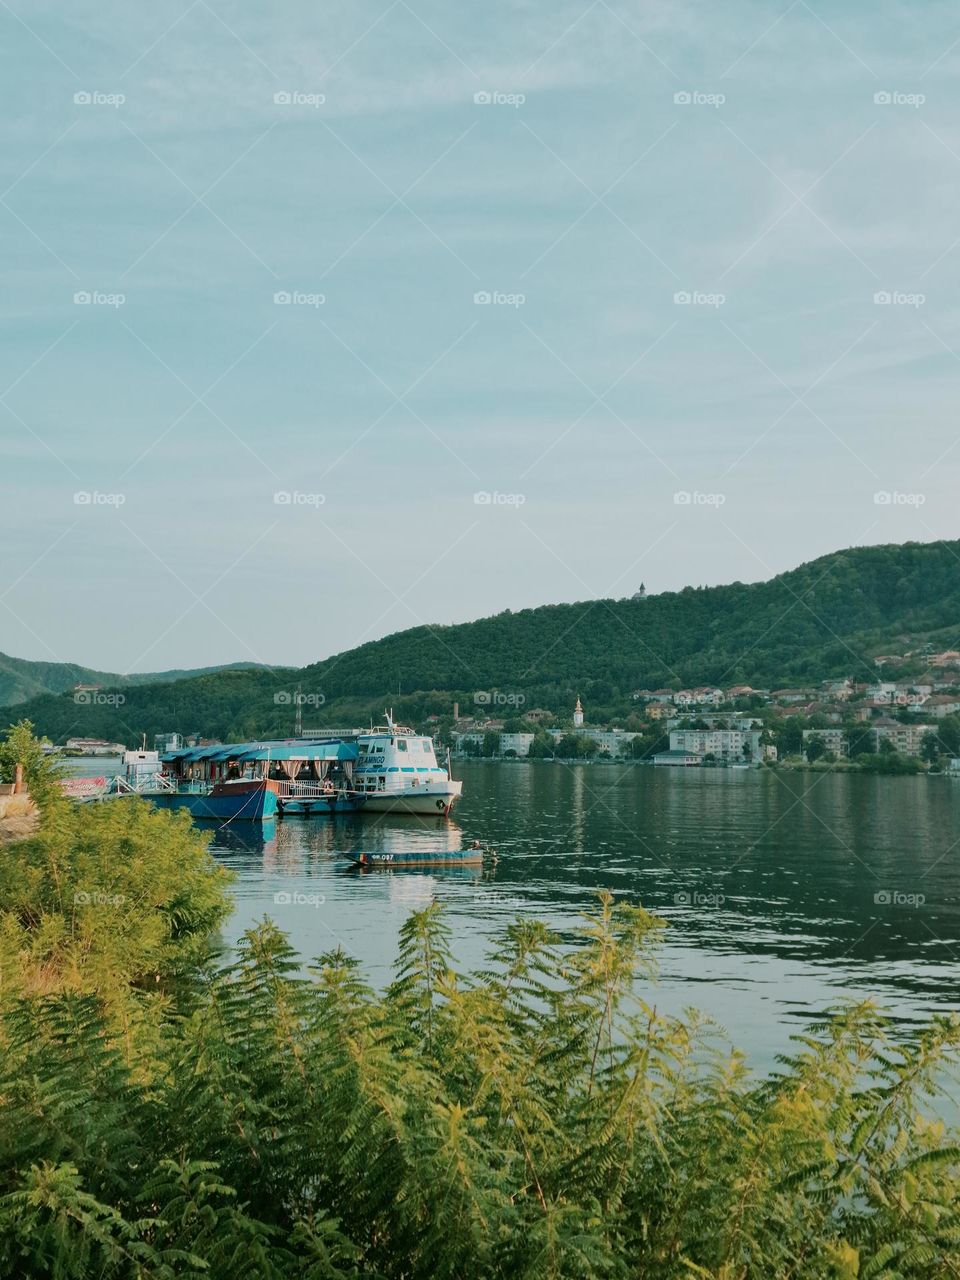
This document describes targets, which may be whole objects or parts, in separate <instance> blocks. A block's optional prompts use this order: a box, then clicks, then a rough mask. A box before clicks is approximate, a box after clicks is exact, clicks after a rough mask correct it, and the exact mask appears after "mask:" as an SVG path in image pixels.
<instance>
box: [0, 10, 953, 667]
mask: <svg viewBox="0 0 960 1280" xmlns="http://www.w3.org/2000/svg"><path fill="white" fill-rule="evenodd" d="M958 40H960V14H958V13H957V11H956V9H955V7H953V6H948V5H946V4H943V5H940V4H923V5H919V6H917V5H907V4H883V3H881V4H879V5H862V4H847V5H842V6H836V5H834V6H825V5H822V4H821V5H814V4H812V3H811V4H807V3H805V2H804V0H797V2H796V3H793V4H790V3H789V2H788V0H785V2H783V3H778V4H741V5H737V6H720V7H718V6H715V5H710V4H706V3H699V4H698V3H694V4H683V3H680V4H638V3H613V2H611V3H610V4H607V3H604V0H598V2H597V3H594V4H588V3H566V2H561V3H555V4H546V3H543V2H542V0H537V2H533V0H527V2H526V3H513V4H506V3H500V4H498V3H488V4H484V5H482V6H470V7H469V8H466V7H465V6H453V5H450V4H441V3H438V2H437V0H431V2H430V3H427V0H416V3H407V2H406V0H397V2H396V3H389V0H375V2H368V0H353V2H352V3H349V4H347V3H332V4H325V5H316V4H313V3H302V2H301V0H289V2H288V3H286V4H284V5H283V6H281V7H279V8H277V9H274V10H268V9H265V8H264V7H263V6H254V5H252V4H242V3H238V2H237V0H210V3H207V2H206V0H197V3H191V2H190V0H154V3H151V4H150V5H146V4H133V3H130V2H129V0H128V2H125V3H119V2H118V0H97V2H96V3H92V2H90V0H75V2H74V3H72V4H71V5H70V6H69V8H68V7H67V6H64V5H62V4H55V3H48V2H47V0H32V3H30V4H27V3H25V0H9V3H7V2H5V0H0V60H2V61H0V68H2V77H0V100H2V107H3V111H2V120H3V125H2V129H3V134H4V136H3V140H2V141H3V145H2V147H0V190H2V191H3V192H4V194H3V196H2V201H0V253H2V262H3V275H4V284H5V287H4V290H3V294H2V301H0V324H2V332H3V342H2V346H0V433H2V442H3V447H2V469H0V539H2V547H3V552H4V554H3V556H2V559H0V601H2V604H0V650H3V651H5V652H9V653H14V654H16V655H19V656H27V657H34V658H42V659H50V660H52V659H59V660H71V661H78V662H82V663H85V664H88V665H91V666H97V667H101V668H107V669H116V670H151V669H157V668H162V667H170V666H186V665H201V664H208V663H213V662H217V661H230V660H239V659H258V660H261V661H266V662H283V663H298V664H299V663H305V662H309V661H313V660H316V659H319V658H322V657H325V656H327V655H328V654H330V653H332V652H335V651H337V650H340V649H344V648H349V647H352V646H353V645H354V644H356V643H359V642H361V641H363V640H367V639H372V638H375V637H377V636H380V635H383V634H386V633H388V632H391V631H396V630H400V629H402V628H405V627H408V626H412V625H415V624H416V623H418V622H453V621H461V620H465V619H470V618H474V617H479V616H482V615H485V614H490V613H495V612H498V611H499V610H501V609H504V608H513V609H517V608H521V607H524V606H525V605H535V604H542V603H548V602H556V601H564V600H578V599H585V598H588V597H596V596H601V595H623V594H628V593H630V592H631V591H632V590H633V589H634V588H635V587H636V585H637V584H638V583H639V582H640V580H641V579H644V580H646V582H647V584H648V586H649V588H650V589H651V590H655V591H656V590H669V589H673V588H677V587H680V586H682V585H684V584H686V583H694V584H698V583H718V582H727V581H730V580H733V579H736V578H739V579H742V580H755V579H758V578H764V577H768V576H769V575H770V574H772V573H774V572H778V571H780V570H782V569H785V568H789V567H792V566H794V565H796V564H798V563H800V562H802V561H804V560H809V559H812V558H813V557H815V556H817V555H820V554H822V553H824V552H827V551H830V550H834V549H836V548H838V547H843V546H848V545H851V544H857V543H875V542H887V541H902V540H906V539H910V538H914V539H918V540H930V539H933V538H940V537H954V536H956V535H957V522H956V518H955V511H956V493H957V489H958V478H960V477H958V466H960V446H958V444H957V441H958V435H960V425H958V423H957V414H956V408H955V406H956V399H957V394H956V393H957V386H958V379H960V308H958V305H957V292H956V291H957V283H958V279H960V243H958V241H957V238H958V236H960V225H958V223H957V217H956V211H957V208H958V207H960V128H958V120H960V115H958V112H957V91H956V76H957V71H958V69H960V43H958V44H957V45H956V47H954V43H955V42H957V41H958ZM484 93H485V94H488V95H493V96H494V97H495V98H497V97H498V96H499V97H500V98H503V99H505V100H503V101H500V100H495V101H492V102H489V103H476V102H475V101H474V96H475V95H476V94H484ZM77 94H80V95H83V94H86V95H91V96H93V97H94V101H90V102H84V101H82V100H81V101H75V100H74V99H75V95H77ZM278 94H280V95H283V94H290V95H293V96H294V97H297V96H298V95H299V96H300V98H301V101H295V102H291V103H290V104H284V103H282V102H281V103H277V102H275V100H274V99H275V95H278ZM878 94H879V95H888V96H890V97H891V98H892V100H891V101H889V102H885V101H879V102H878V101H875V96H876V95H878ZM118 95H123V96H124V98H125V100H124V101H123V102H121V103H119V104H117V103H116V98H117V96H118ZM319 95H323V96H324V98H325V101H323V102H322V103H320V104H317V105H314V102H313V101H311V99H313V100H316V98H317V97H318V96H319ZM677 95H680V96H681V99H682V96H683V95H688V96H689V97H690V98H691V99H692V100H691V101H689V102H684V101H682V100H679V101H677V100H675V98H676V97H677ZM918 95H919V96H920V97H921V98H923V99H925V100H923V101H919V102H918V101H917V96H918ZM519 96H523V97H524V98H525V100H524V101H522V102H520V103H519V104H518V103H517V99H518V97H519ZM720 97H722V98H723V99H724V100H723V101H718V99H719V98H720ZM303 99H306V100H303ZM284 291H285V292H288V293H294V294H298V295H323V298H324V300H323V302H322V304H320V305H315V306H314V305H309V304H306V303H303V302H295V303H291V304H289V305H278V304H276V303H275V302H274V295H275V294H276V293H281V292H284ZM484 292H486V293H496V294H500V295H504V296H509V297H513V298H514V301H516V297H515V295H522V296H523V299H524V300H523V301H522V303H521V304H520V305H511V302H510V301H506V300H501V301H498V302H493V303H490V304H487V305H478V304H476V303H475V302H474V295H475V294H477V293H484ZM882 292H887V293H890V294H893V295H898V296H896V300H895V301H893V302H891V303H890V304H887V305H883V304H879V305H878V304H877V303H875V301H874V295H875V294H876V293H882ZM82 293H90V294H95V295H100V298H101V300H100V301H96V302H92V303H89V304H82V303H75V302H74V296H75V295H76V294H82ZM678 293H681V294H682V293H688V294H693V295H700V300H699V301H694V302H691V303H688V304H683V303H677V302H675V300H674V298H675V294H678ZM118 294H122V295H124V298H125V301H124V302H123V304H122V305H120V306H113V305H110V303H109V302H108V301H105V300H104V299H106V298H109V297H110V296H112V295H118ZM715 295H722V296H723V301H722V304H720V305H711V302H710V301H706V300H704V299H707V298H711V297H712V298H714V300H716V297H715ZM915 295H922V296H923V299H924V300H923V301H922V302H919V299H918V298H917V297H916V296H915ZM918 303H919V305H917V304H918ZM478 492H481V493H496V494H498V495H521V497H522V499H523V501H522V503H518V502H515V501H514V502H498V501H492V502H489V503H477V502H475V500H474V495H475V494H476V493H478ZM77 493H84V494H94V495H97V497H95V498H94V500H92V501H91V502H89V503H78V502H76V501H75V497H74V495H75V494H77ZM277 493H287V494H294V495H297V497H295V499H294V500H293V501H291V502H289V503H282V502H279V503H278V502H276V501H275V494H277ZM878 493H882V494H893V495H895V496H894V500H892V501H890V502H877V501H876V500H875V495H876V494H878ZM318 494H320V495H323V502H322V504H321V503H320V501H319V499H317V498H314V497H313V496H312V495H318ZM677 494H689V495H693V497H692V500H691V501H690V502H682V501H679V502H678V501H676V500H675V496H676V495H677ZM112 495H121V497H122V499H123V503H122V505H119V506H118V505H116V503H115V502H113V501H106V500H104V499H105V498H110V497H111V496H112ZM716 495H720V499H722V502H721V501H720V499H718V498H717V497H716ZM98 499H99V500H98Z"/></svg>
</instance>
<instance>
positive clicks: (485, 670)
mask: <svg viewBox="0 0 960 1280" xmlns="http://www.w3.org/2000/svg"><path fill="white" fill-rule="evenodd" d="M928 642H929V643H930V644H932V645H934V646H935V647H938V648H951V649H956V648H960V542H957V541H953V542H946V541H945V542H932V543H916V542H911V543H904V544H902V545H888V546H876V547H856V548H852V549H850V550H847V551H838V552H833V553H831V554H830V555H826V556H822V557H820V558H819V559H817V560H814V561H811V562H809V563H807V564H804V565H801V566H800V567H799V568H797V569H792V570H789V571H788V572H786V573H782V574H778V575H777V576H776V577H774V578H771V579H769V580H768V581H766V582H758V583H751V584H744V583H741V582H734V583H732V584H730V585H728V586H719V587H696V588H695V587H685V588H684V589H683V590H682V591H675V592H664V593H663V594H660V595H649V596H647V598H646V599H620V600H588V601H583V602H581V603H578V604H558V605H544V606H541V607H539V608H535V609H524V610H522V611H520V612H517V613H512V612H510V611H509V610H508V611H506V612H504V613H500V614H497V615H496V616H494V617H490V618H482V619H480V620H479V621H476V622H466V623H460V624H457V625H454V626H418V627H413V628H411V629H410V630H408V631H401V632H398V633H396V634H394V635H390V636H386V637H384V638H383V639H381V640H375V641H370V642H369V643H367V644H363V645H360V646H359V647H357V648H355V649H350V650H347V651H345V652H344V653H341V654H337V655H334V656H333V657H331V658H328V659H326V660H324V661H323V662H317V663H312V664H310V665H309V666H306V667H303V668H302V669H300V670H297V671H291V670H289V669H279V668H278V669H267V670H262V669H261V670H238V669H236V668H234V669H230V670H220V671H217V672H214V673H212V674H205V675H200V676H194V677H192V678H190V679H181V680H175V681H171V682H169V683H157V682H156V680H157V678H156V677H151V678H150V679H151V682H149V683H145V682H144V678H142V677H141V678H138V679H139V683H136V684H127V685H126V686H123V688H124V695H125V696H124V700H123V704H122V705H121V706H118V707H112V706H100V705H94V706H89V707H83V708H78V707H77V706H76V705H74V703H73V699H72V698H71V697H69V696H68V695H67V694H61V695H60V696H51V695H49V694H47V695H45V696H42V697H39V698H34V699H31V700H30V701H28V702H25V703H24V704H23V705H22V708H18V714H23V715H26V716H29V718H30V719H32V720H33V721H34V723H35V724H36V726H37V728H38V729H39V730H40V731H41V732H43V733H47V734H49V735H50V736H51V737H52V738H54V739H55V740H58V741H62V739H63V738H64V737H65V736H66V735H67V734H79V733H83V734H85V735H89V736H98V737H101V736H102V737H107V736H109V737H111V738H117V739H118V740H121V741H136V740H137V738H138V736H139V734H140V733H147V734H152V733H155V732H160V731H165V730H178V731H180V732H185V733H188V732H194V731H197V730H199V731H201V732H203V733H204V734H206V735H209V736H216V737H220V738H223V739H225V740H230V739H231V738H232V739H235V740H236V739H243V738H247V737H254V736H258V735H264V736H266V735H271V736H275V735H278V734H280V735H286V734H289V733H291V732H292V731H293V728H294V715H295V700H296V697H297V691H298V690H299V691H300V694H301V696H302V700H303V724H304V726H305V727H307V728H314V727H322V726H323V725H325V724H326V725H331V724H339V725H343V724H357V723H365V722H366V721H367V720H368V718H369V717H370V716H380V715H381V713H382V711H383V708H384V706H393V707H394V708H395V709H396V711H397V714H398V715H400V716H402V717H404V718H407V719H411V720H413V719H419V718H422V717H424V716H426V715H428V714H436V715H449V714H450V710H451V708H452V704H453V702H454V701H459V703H460V706H461V710H463V711H466V710H468V709H469V710H471V711H473V710H477V709H484V708H485V709H486V710H487V711H488V712H491V713H494V714H499V715H500V716H508V717H509V716H516V715H517V714H518V712H519V711H520V709H522V708H523V707H526V708H528V709H529V708H533V707H544V708H546V709H548V710H553V711H561V710H563V711H569V708H570V707H571V706H572V699H573V697H575V696H576V695H577V694H580V695H581V696H582V697H583V699H584V702H585V705H586V706H587V710H588V717H595V718H596V722H602V721H603V720H604V718H605V717H613V716H619V717H622V716H624V715H625V714H629V713H630V711H631V710H633V709H634V708H635V704H634V703H633V702H632V700H631V694H632V691H633V690H635V689H639V688H649V689H653V688H657V687H662V686H671V687H673V688H679V687H681V686H693V685H706V684H709V685H720V686H725V687H727V686H730V685H735V684H750V685H753V686H755V687H770V686H772V687H774V688H776V687H783V686H786V685H795V684H806V683H809V682H811V681H816V680H819V679H825V678H827V677H830V676H841V675H853V676H855V678H856V679H858V680H869V679H871V678H876V677H877V674H878V669H877V667H876V666H875V664H874V661H873V659H874V658H875V657H876V656H877V655H878V654H891V653H895V654H903V653H905V651H906V650H913V651H915V656H914V657H913V658H911V659H908V660H907V664H906V665H907V667H909V666H910V664H911V663H912V664H913V665H914V666H915V667H916V670H917V671H918V672H919V671H921V670H922V669H923V663H924V661H925V659H924V657H923V654H922V652H921V650H922V646H923V645H924V643H928ZM82 670H83V669H82V668H75V669H74V671H75V672H77V671H80V672H82ZM81 678H82V677H81ZM75 682H76V679H73V680H72V683H75ZM99 682H101V683H103V682H104V681H103V678H102V677H101V678H100V681H99ZM72 683H71V687H72ZM477 695H479V697H478V696H477Z"/></svg>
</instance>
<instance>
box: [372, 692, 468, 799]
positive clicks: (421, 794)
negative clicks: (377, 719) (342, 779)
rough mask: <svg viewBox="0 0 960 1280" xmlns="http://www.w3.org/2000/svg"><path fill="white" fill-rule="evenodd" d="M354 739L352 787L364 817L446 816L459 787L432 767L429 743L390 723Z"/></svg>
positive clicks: (444, 770) (439, 768) (447, 774)
mask: <svg viewBox="0 0 960 1280" xmlns="http://www.w3.org/2000/svg"><path fill="white" fill-rule="evenodd" d="M384 715H385V717H386V723H385V724H382V725H377V726H376V727H375V728H373V729H371V730H370V731H369V733H361V734H359V735H358V736H357V739H356V743H357V763H356V766H355V769H356V773H355V783H354V785H355V787H356V789H357V792H358V793H359V794H361V795H362V796H363V797H364V800H363V812H364V813H420V814H429V813H432V814H444V815H445V814H448V813H449V812H450V810H451V809H452V808H453V806H454V804H456V802H457V800H459V798H460V792H461V791H462V790H463V783H462V782H460V781H455V780H454V779H453V778H451V776H450V767H449V757H448V759H447V767H446V768H444V767H443V766H442V765H440V764H438V762H437V756H436V752H435V751H434V748H433V739H432V738H429V737H426V736H424V735H422V734H419V733H415V732H414V731H413V729H407V728H405V727H404V726H403V725H398V724H395V723H394V720H393V717H392V715H390V713H389V712H385V713H384Z"/></svg>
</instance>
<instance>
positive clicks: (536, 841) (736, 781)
mask: <svg viewBox="0 0 960 1280" xmlns="http://www.w3.org/2000/svg"><path fill="white" fill-rule="evenodd" d="M79 763H80V762H77V764H79ZM93 771H94V772H110V771H111V765H110V762H104V761H100V762H97V764H96V766H95V767H94V769H93ZM455 772H456V773H457V775H458V776H461V777H462V778H463V779H464V796H463V800H462V802H461V803H460V805H458V807H457V808H456V809H455V810H454V814H455V816H454V818H452V819H451V820H449V821H448V820H444V819H437V818H428V819H419V818H414V817H399V816H395V815H391V814H383V815H377V816H376V817H373V816H370V817H360V816H353V817H351V816H344V817H340V818H336V819H302V818H287V819H285V820H283V821H279V822H277V821H274V822H270V823H268V824H264V825H263V826H260V825H254V824H250V823H235V824H233V825H232V826H229V827H218V826H217V825H216V824H215V823H211V824H206V823H201V824H198V825H200V826H202V827H204V828H205V829H206V830H208V831H209V832H210V834H211V841H212V849H213V851H214V853H215V855H216V857H217V858H218V860H220V861H221V862H222V863H224V864H225V865H227V866H229V867H231V868H232V869H233V870H234V871H235V872H236V876H237V879H236V882H235V884H234V888H233V893H234V897H235V900H236V909H235V912H234V914H233V917H232V919H231V921H230V923H229V926H228V928H227V938H228V941H230V942H234V941H236V939H237V938H238V937H239V936H240V935H241V934H242V932H243V930H245V929H247V928H249V927H251V926H252V925H253V924H255V923H256V922H257V921H258V920H260V919H262V918H263V917H264V916H265V915H269V916H271V917H273V919H274V920H276V922H277V923H278V924H279V925H280V927H281V928H282V929H283V930H284V931H285V932H287V933H288V934H289V936H290V939H291V941H292V943H293V945H294V946H295V947H296V948H297V949H298V950H299V951H300V952H301V953H302V954H303V955H304V956H305V957H306V958H311V957H313V956H316V955H318V954H320V953H322V952H323V951H326V950H328V949H330V948H332V947H336V946H338V945H340V946H343V947H344V949H345V950H347V951H349V952H350V953H352V954H353V955H356V956H357V957H358V958H359V959H360V960H361V962H362V965H363V969H364V972H365V973H366V975H367V976H368V977H369V978H370V979H371V980H372V981H373V982H375V983H378V984H382V983H384V982H386V981H387V980H389V974H390V963H391V960H392V958H393V955H394V953H395V948H396V941H397V932H398V930H399V928H400V925H401V923H402V922H403V920H404V919H405V918H406V915H407V914H408V912H409V911H410V910H411V909H414V908H417V907H421V906H423V905H425V904H426V903H428V902H431V901H434V900H437V901H440V902H442V903H443V904H444V905H445V907H446V908H447V913H448V922H449V924H450V925H451V927H452V929H453V935H454V950H455V954H456V957H457V959H458V961H459V962H460V963H461V964H463V965H465V966H468V967H473V966H477V965H479V964H481V963H482V961H483V960H484V958H485V956H486V955H487V954H488V952H489V950H490V948H491V947H492V946H493V945H494V944H495V940H496V937H497V934H498V932H499V931H500V930H502V929H503V927H504V926H505V925H506V924H507V923H508V922H509V921H511V920H512V919H514V918H515V917H517V916H520V915H528V916H531V915H532V916H538V917H540V918H542V919H544V920H546V921H548V922H549V923H551V924H553V925H554V926H556V927H557V928H560V929H563V930H569V929H570V928H571V927H574V926H575V925H576V924H577V922H578V918H579V917H580V916H581V915H582V913H583V912H584V911H585V910H587V909H589V907H590V904H591V900H592V895H593V894H594V893H595V891H596V890H597V889H599V888H606V889H610V890H611V891H612V892H613V893H614V894H615V895H616V896H617V898H619V899H622V900H623V901H626V902H632V903H640V904H642V905H643V906H645V907H647V908H648V909H650V910H652V911H654V912H656V913H657V914H658V915H660V916H662V917H663V918H664V919H665V920H666V921H667V922H668V926H669V927H668V928H667V929H666V930H665V931H664V932H663V934H662V935H661V936H660V939H659V941H658V942H657V944H656V947H655V951H656V957H657V961H658V968H659V977H658V979H657V981H656V983H655V984H654V985H653V986H651V988H650V990H649V992H648V993H647V997H648V999H649V1000H650V1001H651V1002H653V1003H656V1004H657V1006H658V1007H659V1008H661V1009H664V1010H668V1011H671V1012H680V1011H681V1010H682V1009H683V1008H684V1007H686V1006H695V1007H697V1008H699V1009H701V1010H703V1011H704V1012H706V1013H708V1014H710V1015H711V1016H712V1017H713V1018H715V1019H716V1020H717V1022H718V1023H720V1024H721V1026H722V1027H723V1028H724V1029H725V1030H726V1032H727V1033H728V1035H729V1037H730V1039H731V1040H732V1041H733V1042H734V1043H736V1044H737V1045H739V1046H740V1047H741V1048H743V1049H744V1050H745V1051H746V1052H747V1054H748V1056H749V1058H750V1059H751V1061H752V1063H753V1064H754V1065H755V1066H756V1067H757V1068H758V1069H760V1070H766V1069H769V1067H770V1066H771V1065H772V1064H773V1062H774V1057H775V1055H776V1054H777V1053H778V1052H782V1051H783V1050H784V1049H785V1048H786V1047H787V1044H788V1038H789V1036H790V1035H791V1033H793V1032H795V1031H797V1030H798V1029H799V1028H800V1027H801V1026H802V1025H803V1024H804V1023H805V1022H807V1021H809V1020H810V1019H811V1018H813V1017H815V1016H817V1015H818V1014H820V1013H821V1012H822V1011H823V1010H825V1009H827V1008H828V1007H830V1006H831V1005H835V1004H837V1003H838V1002H840V1001H844V1000H854V999H862V998H864V997H871V998H872V999H874V1000H876V1001H878V1002H879V1003H880V1004H881V1005H883V1006H884V1007H885V1008H886V1009H888V1010H889V1011H890V1012H891V1013H892V1014H893V1016H894V1017H895V1018H896V1019H898V1020H899V1021H901V1022H902V1023H904V1024H907V1025H913V1024H916V1023H918V1022H920V1021H922V1020H924V1019H926V1018H928V1017H929V1016H930V1015H931V1014H933V1013H935V1012H945V1011H948V1010H952V1009H954V1008H956V1007H957V1003H958V993H960V828H958V821H957V815H958V812H960V782H958V781H955V780H952V779H950V778H947V777H886V776H884V777H878V776H869V775H857V774H850V773H830V772H822V773H814V772H794V773H791V772H787V771H773V770H766V769H749V770H747V769H687V770H685V769H669V768H667V769H663V768H653V767H649V766H645V767H635V766H634V767H626V768H620V767H618V766H616V765H590V764H571V765H561V764H550V763H525V762H519V763H511V764H492V763H482V762H464V763H462V764H459V765H456V766H455ZM114 803H122V801H121V802H114ZM474 838H479V839H481V840H483V841H484V842H485V843H489V844H491V845H493V846H494V847H495V848H496V849H497V850H498V851H499V855H500V857H499V861H498V863H497V865H496V867H495V869H494V870H493V871H492V872H486V873H480V872H479V871H477V872H474V871H466V870H459V869H457V870H449V871H447V870H443V871H437V872H434V873H432V874H427V873H424V872H422V871H413V870H411V871H392V872H391V871H375V872H370V873H359V872H358V871H357V870H356V869H354V868H352V867H351V866H349V864H345V863H344V862H343V860H342V859H339V858H338V856H337V855H338V853H339V852H340V851H342V850H344V849H367V850H371V851H373V850H397V849H406V848H411V847H414V846H418V847H424V848H450V847H459V846H460V843H461V842H463V841H470V840H472V839H474ZM276 895H280V898H279V899H276Z"/></svg>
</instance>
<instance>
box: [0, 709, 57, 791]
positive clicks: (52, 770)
mask: <svg viewBox="0 0 960 1280" xmlns="http://www.w3.org/2000/svg"><path fill="white" fill-rule="evenodd" d="M18 764H22V765H23V780H24V782H25V783H26V786H27V790H28V791H29V792H30V795H31V797H32V798H33V799H34V800H35V801H36V802H37V804H38V805H41V806H45V805H47V804H48V803H50V801H51V800H52V799H53V798H54V796H55V795H56V791H57V766H56V762H55V761H54V759H53V757H52V756H49V755H46V754H45V753H44V751H43V747H42V745H41V742H40V739H38V738H36V737H34V733H33V725H32V724H31V723H30V721H29V720H18V721H17V723H16V724H12V725H10V727H9V728H8V729H7V731H6V733H5V734H4V738H3V741H2V742H0V782H13V781H14V779H15V777H16V767H17V765H18Z"/></svg>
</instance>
